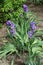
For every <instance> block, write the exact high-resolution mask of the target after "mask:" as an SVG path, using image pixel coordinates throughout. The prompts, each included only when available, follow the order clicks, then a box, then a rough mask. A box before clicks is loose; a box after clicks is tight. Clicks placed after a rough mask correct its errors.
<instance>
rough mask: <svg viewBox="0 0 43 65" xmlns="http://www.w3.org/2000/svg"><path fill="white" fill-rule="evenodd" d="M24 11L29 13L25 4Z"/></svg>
mask: <svg viewBox="0 0 43 65" xmlns="http://www.w3.org/2000/svg"><path fill="white" fill-rule="evenodd" d="M23 9H24V11H25V12H28V6H27V5H25V4H24V5H23Z"/></svg>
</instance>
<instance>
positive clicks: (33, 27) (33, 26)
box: [30, 22, 36, 31]
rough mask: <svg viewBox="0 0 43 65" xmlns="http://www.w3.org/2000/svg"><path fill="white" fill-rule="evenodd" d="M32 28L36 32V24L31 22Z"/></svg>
mask: <svg viewBox="0 0 43 65" xmlns="http://www.w3.org/2000/svg"><path fill="white" fill-rule="evenodd" d="M30 27H31V29H32V30H33V31H34V30H35V29H36V23H35V22H31V23H30Z"/></svg>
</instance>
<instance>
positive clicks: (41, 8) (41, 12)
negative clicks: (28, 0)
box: [28, 4, 43, 21]
mask: <svg viewBox="0 0 43 65" xmlns="http://www.w3.org/2000/svg"><path fill="white" fill-rule="evenodd" d="M28 5H29V4H28ZM29 9H30V11H32V12H34V13H35V15H37V16H38V19H39V20H40V21H43V5H37V6H36V5H34V4H30V5H29Z"/></svg>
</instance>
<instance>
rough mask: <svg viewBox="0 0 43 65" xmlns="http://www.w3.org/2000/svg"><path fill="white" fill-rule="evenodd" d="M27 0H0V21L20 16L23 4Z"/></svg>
mask: <svg viewBox="0 0 43 65" xmlns="http://www.w3.org/2000/svg"><path fill="white" fill-rule="evenodd" d="M25 1H26V0H0V22H5V21H6V20H7V19H12V20H13V19H14V18H15V17H16V18H18V17H19V14H20V13H22V12H23V10H22V4H23V3H24V2H25Z"/></svg>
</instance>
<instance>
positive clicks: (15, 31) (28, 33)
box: [0, 4, 43, 65]
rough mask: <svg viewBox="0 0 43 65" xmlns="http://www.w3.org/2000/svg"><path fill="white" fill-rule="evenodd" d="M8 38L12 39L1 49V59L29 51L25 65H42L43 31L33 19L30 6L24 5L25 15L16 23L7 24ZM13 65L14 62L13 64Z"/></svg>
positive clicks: (9, 21)
mask: <svg viewBox="0 0 43 65" xmlns="http://www.w3.org/2000/svg"><path fill="white" fill-rule="evenodd" d="M6 26H7V31H8V34H7V36H8V38H9V39H10V40H9V41H8V42H7V43H6V44H5V45H4V46H3V47H2V48H0V58H3V57H6V56H7V55H9V54H14V52H15V54H17V55H19V52H22V54H23V53H24V52H25V51H27V53H28V55H27V58H26V61H25V62H24V64H25V65H41V62H40V58H41V56H42V55H43V48H42V45H43V40H41V38H40V37H39V35H42V34H43V31H40V29H37V22H35V18H32V16H31V14H30V12H29V9H28V6H27V5H25V4H23V13H21V14H20V16H19V17H18V19H16V18H14V21H13V22H12V21H11V20H7V22H6ZM11 64H12V65H13V62H12V63H11Z"/></svg>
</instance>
